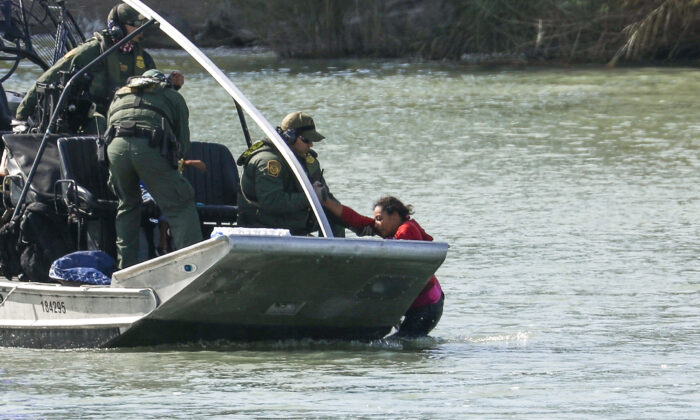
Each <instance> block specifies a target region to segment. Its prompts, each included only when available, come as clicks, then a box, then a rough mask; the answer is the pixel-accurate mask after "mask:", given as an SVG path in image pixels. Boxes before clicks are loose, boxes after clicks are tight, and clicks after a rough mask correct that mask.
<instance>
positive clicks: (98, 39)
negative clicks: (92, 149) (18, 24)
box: [16, 31, 156, 121]
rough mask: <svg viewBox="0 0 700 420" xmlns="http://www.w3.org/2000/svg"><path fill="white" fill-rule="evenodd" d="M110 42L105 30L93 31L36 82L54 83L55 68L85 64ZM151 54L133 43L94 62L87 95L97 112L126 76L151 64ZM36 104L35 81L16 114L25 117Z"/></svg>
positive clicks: (57, 78)
mask: <svg viewBox="0 0 700 420" xmlns="http://www.w3.org/2000/svg"><path fill="white" fill-rule="evenodd" d="M111 45H112V41H111V38H110V37H109V35H107V33H106V31H102V32H99V33H97V32H96V33H95V36H94V37H93V38H90V39H88V40H87V41H85V42H84V43H82V44H80V45H79V46H77V47H75V48H74V49H72V50H71V51H69V52H68V53H67V54H66V55H64V56H63V57H62V58H61V59H60V60H58V61H57V62H56V64H54V65H53V66H52V67H51V68H50V69H48V70H46V71H45V72H44V74H42V75H41V77H39V79H38V80H37V82H38V83H55V82H58V81H59V73H58V72H59V71H70V70H71V69H74V68H75V69H80V68H83V67H85V66H86V65H87V64H88V63H90V62H91V61H92V60H94V59H95V58H97V57H98V56H99V55H100V54H101V53H103V52H104V51H105V50H106V49H107V48H109V47H110V46H111ZM155 67H156V66H155V62H154V61H153V58H152V57H151V56H150V55H149V54H148V53H147V52H145V51H144V50H143V48H141V46H140V45H139V44H138V43H136V44H134V49H133V50H132V51H131V52H130V53H122V52H121V51H114V52H113V53H111V54H110V55H109V56H108V57H107V58H106V59H105V61H103V62H101V63H99V64H97V65H96V66H95V67H94V68H93V69H92V71H91V72H89V73H90V74H92V77H93V80H92V83H91V84H90V96H91V97H92V101H93V102H95V104H96V105H97V112H99V113H100V114H102V115H104V114H105V113H106V112H107V107H108V106H109V103H110V101H111V100H112V96H113V95H114V91H115V90H117V89H118V88H119V87H120V86H124V84H126V79H128V78H129V77H131V76H136V75H141V74H143V72H145V71H146V70H149V69H153V68H155ZM36 105H37V93H36V85H34V86H32V88H31V89H29V91H28V92H27V95H26V96H25V97H24V99H22V102H21V103H20V104H19V106H18V107H17V115H16V118H17V119H18V120H23V121H24V120H26V119H27V118H28V117H30V116H31V115H32V114H34V109H35V108H36Z"/></svg>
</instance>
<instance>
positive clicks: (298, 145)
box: [237, 112, 345, 237]
mask: <svg viewBox="0 0 700 420" xmlns="http://www.w3.org/2000/svg"><path fill="white" fill-rule="evenodd" d="M278 132H279V133H280V136H281V137H282V138H283V139H284V140H285V142H286V143H287V145H288V146H289V148H290V149H291V150H292V152H294V155H295V156H296V157H297V159H298V160H299V163H300V164H301V166H302V167H303V168H304V170H305V172H306V174H307V176H308V177H309V181H310V182H311V183H312V184H313V183H315V182H317V183H320V184H321V185H324V186H325V187H326V189H327V188H328V185H327V184H326V180H325V179H324V178H323V170H322V169H321V164H320V163H319V161H318V154H317V153H316V152H315V151H314V150H313V149H312V147H313V144H314V143H315V142H320V141H321V140H323V139H324V138H325V137H323V136H322V135H321V134H320V133H319V132H318V131H316V124H315V123H314V120H313V118H311V116H310V115H308V114H305V113H303V112H293V113H291V114H289V115H287V116H286V117H285V118H284V120H282V124H281V125H280V127H279V128H278ZM237 163H238V165H240V166H243V174H242V176H241V193H240V195H241V196H240V197H239V199H238V203H239V214H238V225H239V226H247V227H267V228H279V229H289V231H290V232H291V233H292V235H308V234H310V233H311V232H314V231H316V230H318V226H317V224H316V218H315V216H314V213H313V212H312V211H311V207H310V205H309V202H308V200H307V198H306V196H305V195H304V192H303V191H302V189H301V187H300V186H299V184H298V182H297V180H296V178H295V177H294V173H293V172H292V170H291V168H290V167H289V165H287V163H286V162H285V160H284V158H282V155H281V154H280V153H279V152H278V151H277V149H276V147H275V146H274V145H273V144H272V142H271V141H270V140H269V139H264V140H261V141H259V142H257V143H255V144H253V145H252V146H251V147H250V148H249V149H248V150H246V151H245V152H244V153H243V154H242V155H241V156H240V157H239V158H238V160H237ZM330 198H331V199H334V198H333V196H332V195H330ZM329 222H330V224H331V227H332V229H333V235H335V236H337V237H344V236H345V227H344V226H343V225H342V224H341V223H340V220H339V219H338V218H335V217H333V215H330V218H329Z"/></svg>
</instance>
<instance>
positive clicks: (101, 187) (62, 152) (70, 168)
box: [56, 137, 118, 218]
mask: <svg viewBox="0 0 700 420" xmlns="http://www.w3.org/2000/svg"><path fill="white" fill-rule="evenodd" d="M97 140H98V138H97V137H63V138H60V139H58V142H57V144H58V155H59V158H60V161H61V177H62V178H63V179H61V180H60V181H57V183H56V185H57V186H59V184H61V188H60V189H61V191H62V194H61V195H62V197H63V202H64V203H65V204H66V207H68V209H69V211H76V212H78V213H80V214H82V215H84V216H87V217H91V218H98V217H105V216H110V217H113V216H114V215H116V211H117V204H118V201H117V197H116V196H115V195H114V193H113V192H112V190H111V189H110V188H109V186H108V185H107V179H108V178H109V172H108V170H107V167H106V166H104V165H100V164H99V163H98V162H97Z"/></svg>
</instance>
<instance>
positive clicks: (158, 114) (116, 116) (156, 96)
mask: <svg viewBox="0 0 700 420" xmlns="http://www.w3.org/2000/svg"><path fill="white" fill-rule="evenodd" d="M139 94H140V97H141V99H140V105H139V106H138V107H134V104H135V103H136V102H137V101H138V97H139ZM189 115H190V113H189V109H188V108H187V103H186V102H185V98H183V97H182V95H180V94H179V93H178V92H177V91H175V90H174V89H171V88H169V87H165V86H163V84H162V83H161V84H158V85H155V86H153V87H150V88H146V89H136V88H130V87H126V86H125V87H123V88H121V89H119V90H118V91H117V92H116V93H115V95H114V100H113V101H112V104H111V105H110V106H109V113H108V115H107V126H108V127H110V126H117V125H119V123H120V122H123V121H132V122H135V123H136V126H137V127H141V128H147V129H157V128H161V127H162V124H163V118H165V119H166V128H169V129H170V130H171V132H172V134H174V135H175V138H176V139H177V141H178V143H179V144H180V148H181V149H180V150H181V152H182V154H183V155H184V154H185V152H186V151H187V149H189V147H190V128H189V124H188V121H189Z"/></svg>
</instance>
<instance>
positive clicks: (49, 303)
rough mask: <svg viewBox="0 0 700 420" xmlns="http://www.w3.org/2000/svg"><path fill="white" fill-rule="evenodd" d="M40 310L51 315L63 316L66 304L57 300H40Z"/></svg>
mask: <svg viewBox="0 0 700 420" xmlns="http://www.w3.org/2000/svg"><path fill="white" fill-rule="evenodd" d="M41 309H42V310H43V312H48V313H52V314H65V313H66V303H65V302H63V301H58V300H42V301H41Z"/></svg>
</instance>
